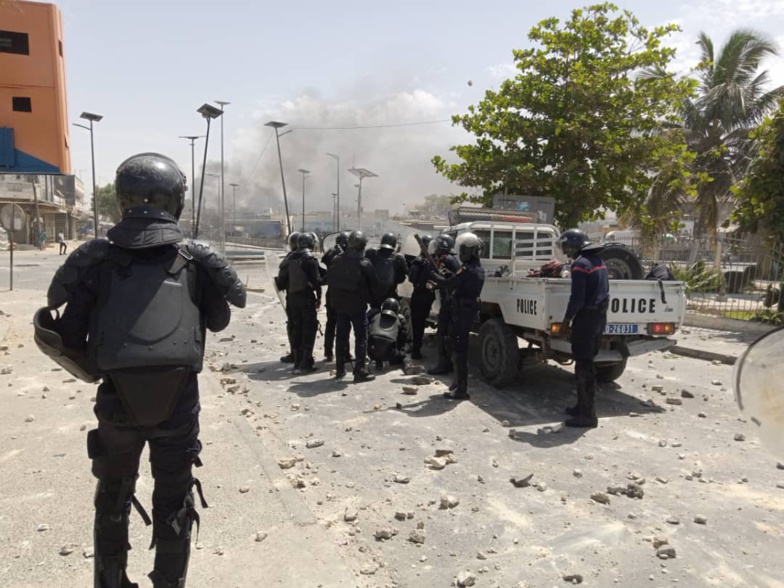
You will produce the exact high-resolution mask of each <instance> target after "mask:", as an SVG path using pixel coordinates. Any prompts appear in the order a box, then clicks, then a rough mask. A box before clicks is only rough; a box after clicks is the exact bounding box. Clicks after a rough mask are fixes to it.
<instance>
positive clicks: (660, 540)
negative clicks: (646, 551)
mask: <svg viewBox="0 0 784 588" xmlns="http://www.w3.org/2000/svg"><path fill="white" fill-rule="evenodd" d="M668 543H669V541H668V540H667V539H664V538H663V537H654V538H653V548H654V549H659V547H661V546H662V545H667V544H668Z"/></svg>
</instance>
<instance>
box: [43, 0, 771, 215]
mask: <svg viewBox="0 0 784 588" xmlns="http://www.w3.org/2000/svg"><path fill="white" fill-rule="evenodd" d="M587 3H588V2H587V1H586V2H573V1H571V2H570V1H566V0H550V1H548V2H533V1H531V0H518V1H516V2H513V1H510V0H484V1H482V2H476V1H471V2H469V1H467V0H448V1H446V0H419V1H417V2H414V1H412V0H397V1H396V2H384V3H381V2H373V1H367V0H366V1H363V2H359V1H355V0H334V1H333V2H324V1H314V0H298V1H296V0H295V1H290V2H283V1H280V2H271V1H265V2H249V1H240V0H221V1H219V2H218V1H215V2H210V3H207V2H204V0H191V1H185V0H157V1H151V0H136V1H134V2H127V1H122V2H121V1H119V0H61V1H60V2H58V4H59V6H60V8H61V10H62V11H63V15H64V20H65V51H66V60H67V62H66V67H67V73H68V106H69V112H70V116H71V121H72V122H75V121H77V120H78V115H79V114H80V113H81V112H82V111H83V110H88V111H92V112H97V113H100V114H103V115H104V117H105V118H104V120H103V121H102V122H100V123H98V124H97V126H96V165H97V168H98V172H97V176H98V180H99V183H105V182H107V181H110V180H111V179H112V177H113V175H114V170H115V169H116V167H117V165H118V164H119V163H120V162H121V161H122V160H123V159H124V158H125V157H127V156H129V155H131V154H134V153H138V152H141V151H159V152H162V153H165V154H167V155H170V156H172V157H174V158H175V159H176V160H177V161H178V162H180V163H181V165H182V167H183V170H184V171H186V174H187V175H188V177H189V178H190V170H191V162H190V148H189V146H188V143H187V141H185V140H184V139H179V138H177V137H178V135H189V134H204V129H205V123H204V121H203V119H201V117H200V116H199V115H198V114H197V113H196V112H195V110H196V108H198V107H199V106H200V105H201V104H202V103H203V102H205V101H211V100H216V99H220V100H228V101H230V102H231V105H230V106H228V107H227V112H226V115H225V123H224V124H225V146H226V161H227V168H228V169H229V171H228V173H227V179H226V183H227V195H230V194H231V189H230V188H229V187H228V183H229V182H232V181H233V182H237V183H239V184H241V188H240V192H239V193H238V200H241V201H244V200H246V199H247V200H248V201H249V202H250V203H252V204H254V205H256V206H269V205H273V204H274V200H275V199H276V198H279V197H280V194H281V188H280V176H279V172H278V167H277V165H278V164H277V158H276V151H275V145H274V140H273V141H271V142H270V141H269V138H270V133H271V131H270V129H268V128H266V127H264V126H263V123H264V122H266V121H268V120H270V119H277V120H282V121H286V122H289V123H291V125H292V126H293V127H299V128H298V129H297V130H295V131H294V132H293V133H291V134H289V135H287V136H285V137H283V138H282V139H281V146H282V150H283V158H284V165H285V168H286V180H287V186H288V188H289V195H290V199H291V201H292V212H296V211H297V210H299V206H300V204H299V202H300V195H301V180H300V176H299V174H297V172H296V170H297V168H300V167H305V168H307V169H309V170H311V171H312V172H313V174H312V177H311V178H310V179H309V180H308V184H307V190H308V201H310V202H312V204H309V205H308V208H309V209H310V208H311V207H312V208H320V209H328V207H329V204H328V202H329V201H330V199H331V196H330V194H331V193H332V192H334V190H335V162H334V160H332V159H330V158H328V157H327V156H326V154H325V152H326V151H334V152H337V153H339V154H340V155H341V157H342V160H341V167H342V168H343V170H345V169H346V168H348V167H350V164H351V163H352V158H353V160H354V162H355V163H356V165H357V166H360V167H367V168H369V169H371V170H372V171H374V172H376V173H377V174H379V176H380V177H379V178H377V179H373V180H366V182H365V184H364V186H363V194H364V196H365V198H367V200H366V209H369V208H390V209H392V210H400V209H401V208H402V205H403V204H404V203H406V202H412V203H413V202H416V201H418V200H419V199H420V198H421V197H422V196H424V195H425V194H428V193H432V192H440V193H451V192H459V191H460V189H459V188H458V187H453V186H450V185H449V184H448V183H447V182H446V181H445V180H443V179H441V178H440V177H439V176H437V175H436V174H435V173H434V172H433V170H432V166H431V165H430V163H429V160H430V158H431V157H432V156H433V155H435V154H446V152H447V149H448V147H449V146H450V145H451V144H454V143H455V142H457V141H460V140H461V139H464V138H465V137H464V135H463V134H462V131H460V130H458V129H453V128H451V126H450V124H448V123H436V124H429V125H423V126H417V127H392V128H385V129H364V130H304V127H310V128H312V127H347V126H363V125H394V124H400V123H411V122H423V121H439V120H443V119H447V118H449V116H450V115H452V114H455V113H458V112H462V111H463V110H464V108H465V107H466V106H467V105H468V104H471V103H475V102H477V101H478V100H479V99H480V98H481V96H482V94H483V92H484V90H485V89H487V88H489V87H493V86H497V85H498V84H499V82H500V81H501V80H502V79H504V78H505V77H507V76H508V74H509V72H510V71H511V70H510V67H511V63H512V56H511V51H512V49H513V48H522V47H525V46H527V43H528V41H527V38H526V34H527V32H528V30H529V29H530V27H531V26H532V25H534V24H535V23H537V22H538V21H540V20H542V19H544V18H547V17H550V16H557V17H560V18H568V16H569V12H570V10H571V9H572V8H576V7H580V6H584V5H585V4H587ZM617 3H618V4H619V5H620V6H621V7H622V8H628V9H630V10H632V11H633V12H634V13H635V14H636V15H637V16H638V17H639V18H640V20H641V21H642V22H643V23H644V24H646V25H656V24H663V23H665V22H676V23H678V24H680V25H681V27H682V28H683V32H682V33H680V34H678V35H676V36H674V37H673V38H672V44H673V45H676V46H677V47H678V49H679V55H680V57H679V63H678V67H679V68H681V69H682V70H683V71H686V70H687V69H688V66H689V64H690V63H691V62H692V61H693V60H694V57H695V55H696V48H695V47H694V40H695V38H696V35H697V33H698V32H699V31H701V30H704V31H706V32H707V33H708V34H709V35H711V36H712V37H713V38H714V40H715V41H717V43H719V42H721V41H722V40H723V39H724V37H725V36H726V34H727V33H728V31H730V30H731V29H733V28H736V27H752V28H756V29H758V30H760V31H762V32H765V33H767V34H768V35H770V36H771V37H772V38H774V39H777V40H778V41H779V43H780V44H781V45H782V46H784V0H710V1H708V0H690V1H688V2H685V1H676V0H657V1H655V2H651V1H650V0H645V1H641V0H627V1H620V2H617ZM767 65H768V69H770V70H771V73H772V75H773V77H774V80H775V81H776V82H777V83H778V84H782V83H784V59H779V60H775V61H771V62H769V63H768V64H767ZM469 80H470V81H472V83H473V85H472V86H469V84H468V81H469ZM214 129H215V131H216V132H215V133H213V134H212V135H211V140H210V150H209V158H210V160H212V161H217V160H219V157H220V150H219V136H220V135H219V132H217V131H219V125H215V126H214ZM71 145H72V149H73V152H72V163H73V169H74V171H75V173H77V174H79V175H81V176H82V177H83V178H84V180H85V183H87V184H89V182H90V171H89V168H90V158H89V139H88V133H87V132H85V131H82V130H81V129H78V128H72V130H71ZM197 145H198V148H197V162H198V161H200V160H201V156H202V149H203V140H202V142H199V143H198V144H197ZM265 146H266V150H265ZM198 165H199V164H198V163H197V166H198ZM197 181H198V180H197ZM210 182H212V183H213V186H212V188H210V185H209V184H210ZM215 183H216V180H215V179H214V178H210V177H208V178H207V186H206V187H205V195H209V191H210V189H212V190H213V191H214V189H215ZM354 198H356V189H355V188H354V181H353V178H352V177H351V176H350V175H348V174H347V173H345V171H344V172H343V173H342V175H341V200H342V201H343V203H344V204H346V205H347V206H348V205H349V204H350V202H351V200H352V199H354Z"/></svg>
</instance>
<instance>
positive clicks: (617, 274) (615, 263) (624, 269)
mask: <svg viewBox="0 0 784 588" xmlns="http://www.w3.org/2000/svg"><path fill="white" fill-rule="evenodd" d="M605 265H606V266H607V274H608V276H609V278H610V279H612V280H626V279H629V277H631V275H632V269H631V268H630V267H629V264H627V263H626V262H625V261H621V260H620V259H611V260H609V261H605Z"/></svg>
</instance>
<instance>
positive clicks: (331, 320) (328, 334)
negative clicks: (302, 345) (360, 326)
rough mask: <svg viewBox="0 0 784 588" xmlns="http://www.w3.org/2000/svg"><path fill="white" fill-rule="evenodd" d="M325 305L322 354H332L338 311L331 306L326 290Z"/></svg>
mask: <svg viewBox="0 0 784 588" xmlns="http://www.w3.org/2000/svg"><path fill="white" fill-rule="evenodd" d="M326 306H327V325H326V327H324V354H325V355H332V354H333V350H334V349H335V329H336V328H337V325H338V313H337V312H336V311H335V309H334V308H333V307H332V299H331V297H330V295H329V290H327V295H326Z"/></svg>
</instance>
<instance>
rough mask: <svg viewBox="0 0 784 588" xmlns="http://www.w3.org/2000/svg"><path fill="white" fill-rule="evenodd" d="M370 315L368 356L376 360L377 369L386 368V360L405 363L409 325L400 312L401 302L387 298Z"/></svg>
mask: <svg viewBox="0 0 784 588" xmlns="http://www.w3.org/2000/svg"><path fill="white" fill-rule="evenodd" d="M368 316H369V318H370V326H369V328H368V331H369V334H368V356H369V357H370V359H371V360H373V361H375V362H376V371H381V370H382V369H384V362H385V361H387V362H389V365H403V364H405V363H406V354H405V352H404V348H405V345H406V341H407V340H408V325H407V324H406V319H405V317H404V316H403V315H402V314H400V302H399V301H398V300H397V299H395V298H387V299H386V300H384V302H383V303H382V304H381V309H380V310H378V311H376V310H371V311H370V313H368Z"/></svg>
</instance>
